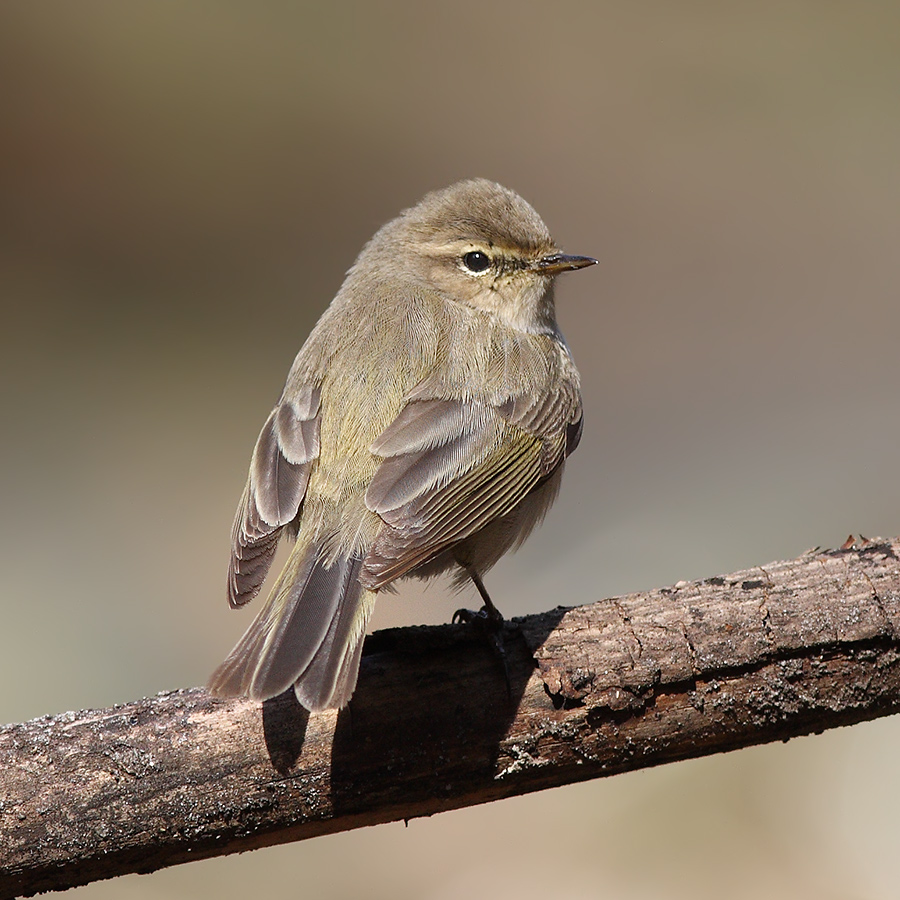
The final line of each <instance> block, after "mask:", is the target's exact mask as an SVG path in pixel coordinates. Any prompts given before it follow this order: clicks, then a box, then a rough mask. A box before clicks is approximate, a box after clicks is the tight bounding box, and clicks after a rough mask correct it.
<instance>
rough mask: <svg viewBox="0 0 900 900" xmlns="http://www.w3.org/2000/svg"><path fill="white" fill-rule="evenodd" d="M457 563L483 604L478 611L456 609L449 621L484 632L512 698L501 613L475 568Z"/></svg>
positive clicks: (509, 695) (507, 692) (508, 693)
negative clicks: (469, 625)
mask: <svg viewBox="0 0 900 900" xmlns="http://www.w3.org/2000/svg"><path fill="white" fill-rule="evenodd" d="M459 565H460V566H461V567H462V568H463V569H465V571H466V573H467V574H468V576H469V578H471V579H472V583H473V584H474V585H475V587H476V588H478V593H479V594H481V599H482V600H483V601H484V606H482V607H481V609H479V610H478V612H473V611H472V610H471V609H458V610H457V611H456V612H455V613H453V619H452V620H451V621H453V622H454V623H457V622H461V623H463V624H472V625H474V626H476V627H477V628H479V629H480V630H481V631H482V632H483V633H484V634H485V636H486V637H487V638H488V640H489V641H490V644H491V647H492V648H493V650H494V653H496V655H497V656H498V657H499V658H500V663H501V664H502V666H503V675H504V677H505V679H506V694H507V696H508V697H510V698H512V685H511V684H510V680H509V666H508V665H507V663H506V648H505V647H504V646H503V614H502V613H501V612H500V610H499V609H497V607H496V606H494V602H493V600H491V596H490V594H488V592H487V588H486V587H485V586H484V582H483V581H482V580H481V576H480V575H479V574H478V572H477V571H476V570H475V568H474V567H473V566H471V565H466V564H465V563H460V564H459Z"/></svg>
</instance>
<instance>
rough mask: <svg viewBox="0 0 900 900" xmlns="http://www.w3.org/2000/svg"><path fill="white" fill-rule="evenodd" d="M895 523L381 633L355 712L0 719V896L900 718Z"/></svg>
mask: <svg viewBox="0 0 900 900" xmlns="http://www.w3.org/2000/svg"><path fill="white" fill-rule="evenodd" d="M898 550H900V539H895V540H894V541H861V542H860V543H859V544H858V545H854V546H850V547H847V546H845V548H842V549H841V550H836V551H822V552H820V551H811V552H809V553H807V554H805V555H804V556H802V557H800V558H799V559H795V560H792V561H790V562H782V563H773V564H771V565H769V566H765V567H759V568H756V569H753V570H750V571H746V572H738V573H736V574H734V575H729V576H727V577H724V578H709V579H707V580H705V581H702V582H695V583H685V582H681V583H679V584H677V585H675V586H674V587H671V588H664V589H661V590H657V591H652V592H650V593H646V594H630V595H628V596H625V597H619V598H616V599H612V600H603V601H600V602H599V603H594V604H592V605H590V606H582V607H576V608H574V609H563V608H558V609H556V610H553V611H551V612H547V613H543V614H540V615H534V616H526V617H524V618H521V619H516V620H513V621H511V622H508V623H507V624H506V629H505V633H504V639H505V648H506V667H507V670H508V688H509V689H508V690H507V682H506V680H505V676H504V671H503V665H502V663H501V661H500V659H499V658H498V657H497V656H496V655H495V654H492V652H491V650H490V648H489V645H488V642H486V641H484V640H482V639H479V638H478V637H477V635H473V633H472V630H471V629H470V628H466V627H464V626H453V625H445V626H440V627H429V628H404V629H393V630H390V631H383V632H379V633H377V634H375V635H372V636H371V637H370V638H368V639H367V641H366V649H365V656H364V658H363V664H362V670H361V675H360V681H359V687H358V689H357V692H356V695H355V696H354V698H353V701H352V702H351V704H350V706H349V708H348V709H346V710H343V711H341V712H340V713H326V714H323V715H313V716H309V715H308V714H307V713H305V712H304V711H303V710H302V709H301V708H300V707H299V706H298V705H297V704H296V702H295V701H294V700H293V697H292V695H291V694H290V693H289V694H286V695H283V696H282V697H279V698H277V699H276V700H274V701H269V702H268V703H266V704H264V705H263V707H262V708H260V706H259V705H258V704H255V703H250V702H246V701H229V702H225V701H218V700H214V699H212V698H210V697H209V696H208V695H207V694H206V693H205V692H204V691H203V690H200V689H193V690H183V691H176V692H174V693H169V694H160V695H159V696H157V697H155V698H152V699H148V700H140V701H137V702H135V703H128V704H125V705H123V706H117V707H113V708H112V709H107V710H101V711H94V712H81V713H65V714H63V715H60V716H54V717H46V718H42V719H36V720H34V721H32V722H28V723H25V724H22V725H10V726H6V727H5V728H2V729H0V898H7V897H13V896H19V895H31V894H34V893H37V892H41V891H47V890H56V889H62V888H66V887H71V886H74V885H78V884H85V883H87V882H90V881H94V880H98V879H101V878H109V877H111V876H114V875H121V874H124V873H128V872H150V871H153V870H154V869H158V868H161V867H164V866H169V865H174V864H176V863H181V862H186V861H188V860H192V859H203V858H206V857H211V856H218V855H221V854H225V853H234V852H237V851H240V850H249V849H253V848H256V847H264V846H267V845H270V844H277V843H282V842H286V841H293V840H298V839H301V838H306V837H312V836H314V835H319V834H325V833H329V832H335V831H343V830H347V829H350V828H357V827H359V826H362V825H372V824H375V823H378V822H388V821H392V820H397V819H409V818H412V817H415V816H425V815H430V814H432V813H435V812H439V811H441V810H445V809H452V808H455V807H460V806H468V805H472V804H475V803H483V802H486V801H488V800H495V799H498V798H500V797H507V796H511V795H513V794H522V793H526V792H528V791H534V790H540V789H542V788H547V787H552V786H556V785H561V784H567V783H570V782H576V781H582V780H585V779H588V778H596V777H598V776H601V775H611V774H615V773H617V772H624V771H627V770H630V769H637V768H640V767H643V766H652V765H657V764H659V763H663V762H670V761H672V760H677V759H686V758H688V757H696V756H702V755H704V754H708V753H714V752H717V751H720V750H731V749H735V748H737V747H745V746H748V745H751V744H758V743H763V742H766V741H776V740H783V739H786V738H789V737H792V736H794V735H800V734H807V733H810V732H819V731H822V730H823V729H825V728H832V727H835V726H837V725H846V724H850V723H853V722H859V721H862V720H865V719H872V718H875V717H877V716H882V715H887V714H890V713H893V712H897V711H898V710H900V559H898Z"/></svg>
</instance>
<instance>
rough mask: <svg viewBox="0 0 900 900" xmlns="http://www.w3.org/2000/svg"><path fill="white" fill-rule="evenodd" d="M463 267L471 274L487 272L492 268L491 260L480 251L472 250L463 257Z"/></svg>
mask: <svg viewBox="0 0 900 900" xmlns="http://www.w3.org/2000/svg"><path fill="white" fill-rule="evenodd" d="M463 265H464V266H465V267H466V268H467V269H468V270H469V271H470V272H486V271H487V270H488V269H489V268H490V267H491V258H490V257H489V256H488V255H487V253H482V252H481V251H480V250H470V251H469V252H468V253H467V254H466V255H465V256H464V257H463Z"/></svg>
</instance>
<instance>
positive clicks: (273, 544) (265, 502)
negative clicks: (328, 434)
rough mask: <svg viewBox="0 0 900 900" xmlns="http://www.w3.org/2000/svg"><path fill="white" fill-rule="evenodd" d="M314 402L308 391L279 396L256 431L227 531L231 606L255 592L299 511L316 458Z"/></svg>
mask: <svg viewBox="0 0 900 900" xmlns="http://www.w3.org/2000/svg"><path fill="white" fill-rule="evenodd" d="M319 400H320V396H319V389H318V388H312V387H304V388H302V389H300V390H299V391H296V392H292V394H291V396H286V397H282V399H281V401H280V402H279V404H278V405H277V406H276V407H275V409H273V410H272V412H271V413H270V415H269V418H268V419H266V423H265V425H263V427H262V431H260V434H259V438H258V440H257V441H256V446H255V448H254V450H253V457H252V459H251V461H250V475H249V477H248V479H247V485H246V487H245V488H244V493H243V495H242V497H241V502H240V504H239V505H238V510H237V514H236V515H235V518H234V526H233V527H232V532H231V538H232V554H231V563H230V565H229V567H228V602H229V603H230V604H231V605H232V606H243V605H244V604H245V603H247V602H248V601H249V600H252V599H253V597H255V596H256V594H257V593H259V589H260V587H261V586H262V583H263V581H265V578H266V574H267V573H268V571H269V566H270V565H271V564H272V558H273V557H274V555H275V550H276V549H277V546H278V539H279V537H280V536H281V530H282V529H283V528H284V526H285V525H287V524H289V523H290V522H293V521H294V519H295V518H296V517H297V514H298V513H299V511H300V507H301V505H302V503H303V498H304V496H305V495H306V487H307V485H308V483H309V474H310V468H311V463H312V462H313V460H315V459H316V458H318V455H319V416H318V413H319Z"/></svg>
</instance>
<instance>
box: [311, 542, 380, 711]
mask: <svg viewBox="0 0 900 900" xmlns="http://www.w3.org/2000/svg"><path fill="white" fill-rule="evenodd" d="M361 568H362V559H361V558H356V559H353V560H351V561H350V564H349V566H347V568H346V571H345V584H344V589H343V592H342V594H341V600H340V603H339V605H338V608H337V610H336V611H335V613H334V616H333V617H332V619H331V624H330V626H329V628H328V632H327V633H326V635H325V637H324V639H323V640H322V643H321V644H320V645H319V648H318V650H316V652H315V655H314V656H313V658H312V660H311V661H310V663H309V665H308V666H307V667H306V669H304V671H303V673H302V674H301V675H300V677H299V678H298V679H297V680H296V681H295V682H294V691H295V693H296V694H297V699H298V700H299V701H300V702H301V703H302V704H303V705H304V706H305V707H306V708H307V709H311V710H320V709H339V708H340V707H342V706H345V705H346V703H347V701H348V700H349V699H350V695H351V694H352V693H353V689H354V687H356V677H357V674H358V672H359V661H360V657H361V655H362V645H363V638H364V637H365V633H366V624H367V623H368V621H369V615H370V614H371V612H372V606H373V604H374V600H375V595H374V594H373V593H372V592H371V591H366V590H364V589H363V588H362V586H361V585H360V583H359V572H360V569H361Z"/></svg>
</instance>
